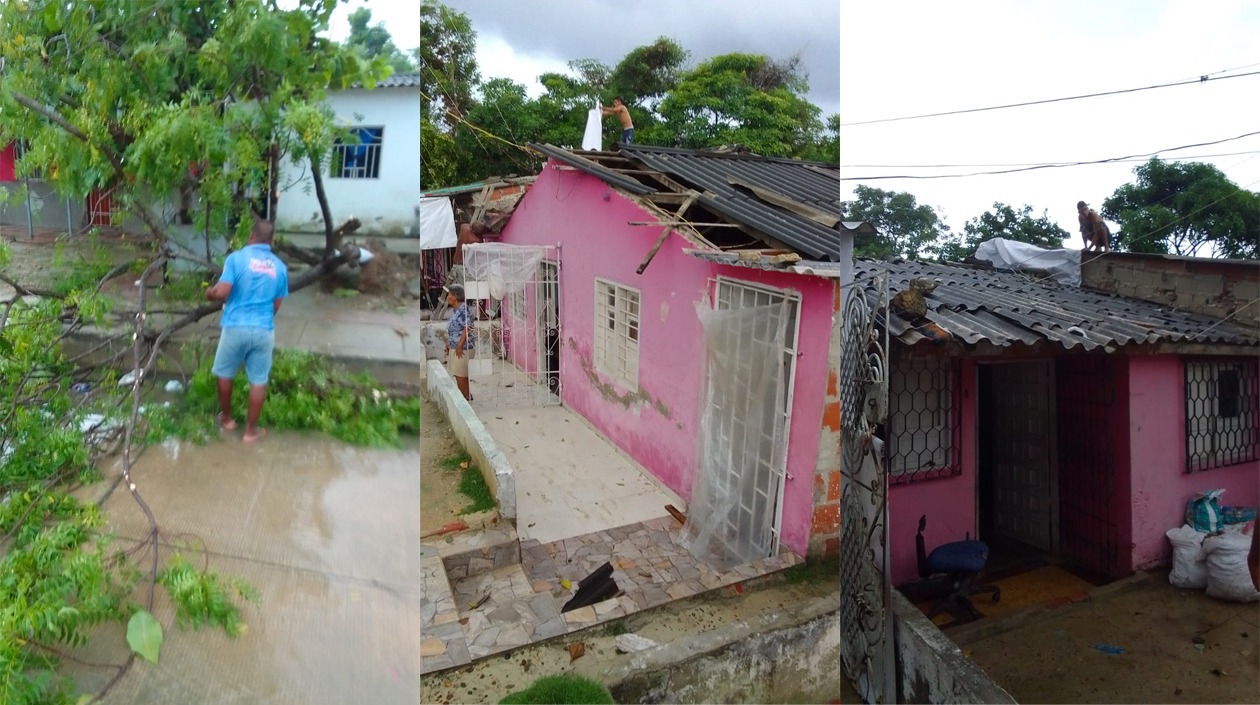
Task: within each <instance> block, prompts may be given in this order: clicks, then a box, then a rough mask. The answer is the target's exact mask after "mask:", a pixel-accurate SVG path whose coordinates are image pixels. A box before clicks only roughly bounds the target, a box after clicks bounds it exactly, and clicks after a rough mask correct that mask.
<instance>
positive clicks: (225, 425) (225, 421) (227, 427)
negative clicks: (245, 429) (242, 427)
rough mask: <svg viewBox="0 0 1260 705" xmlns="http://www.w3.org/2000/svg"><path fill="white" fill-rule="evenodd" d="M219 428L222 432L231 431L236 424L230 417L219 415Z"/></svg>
mask: <svg viewBox="0 0 1260 705" xmlns="http://www.w3.org/2000/svg"><path fill="white" fill-rule="evenodd" d="M219 428H221V429H223V430H224V431H232V430H234V429H235V428H236V422H235V421H233V420H232V417H231V416H224V415H223V414H219Z"/></svg>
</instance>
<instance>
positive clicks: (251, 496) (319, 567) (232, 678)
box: [70, 431, 421, 705]
mask: <svg viewBox="0 0 1260 705" xmlns="http://www.w3.org/2000/svg"><path fill="white" fill-rule="evenodd" d="M419 454H420V451H419V441H418V439H411V440H408V441H407V442H406V445H405V447H404V448H403V449H401V450H369V449H359V448H353V447H350V446H346V445H345V444H342V443H339V442H336V441H332V440H329V439H326V438H323V437H321V436H303V435H297V434H275V433H273V434H270V435H269V436H268V437H267V438H265V439H264V440H263V441H262V442H261V443H260V444H258V445H257V446H245V445H244V444H242V443H241V442H240V440H239V431H238V432H236V433H235V434H232V435H229V436H228V438H227V439H226V440H225V441H224V442H222V443H215V444H211V445H209V446H206V447H196V446H188V445H180V444H174V443H172V444H168V445H166V446H164V447H155V448H152V449H149V450H148V451H147V452H146V453H145V454H144V455H143V456H142V457H141V458H140V459H139V460H138V461H137V463H136V465H135V467H134V470H133V477H134V479H135V483H136V486H137V488H138V490H139V492H140V493H141V494H142V496H143V497H144V499H145V501H146V502H147V503H148V504H149V506H150V507H151V508H152V510H153V513H154V515H155V516H156V517H157V520H158V523H159V526H160V528H161V531H162V537H163V544H164V545H163V549H162V551H161V561H162V562H163V564H164V563H165V560H166V558H167V556H169V555H170V553H171V552H172V551H173V550H175V547H177V546H183V547H185V548H184V555H186V556H187V557H188V558H189V559H190V560H191V561H192V562H193V564H194V565H197V566H200V565H201V564H202V561H204V560H207V559H208V561H209V565H210V567H211V569H213V570H215V571H218V572H220V573H222V574H225V575H229V576H234V577H243V578H245V579H246V580H248V581H249V582H250V583H251V584H252V585H253V586H254V587H255V588H257V589H258V591H259V592H260V593H261V604H260V605H259V606H252V605H250V606H247V607H245V609H244V610H243V615H242V616H243V618H244V621H245V622H246V623H247V629H246V631H245V632H244V633H243V634H242V635H241V636H240V637H239V638H237V639H231V638H229V637H227V636H226V635H225V634H224V633H223V632H222V630H220V629H217V628H216V629H209V628H203V629H202V630H200V631H185V630H180V629H178V628H177V627H176V626H175V624H174V617H173V609H172V607H171V605H170V604H169V602H168V601H167V600H166V599H165V598H164V597H163V596H162V593H161V591H160V590H159V591H158V596H159V597H158V600H157V602H156V603H155V609H154V613H155V616H156V617H157V618H158V620H159V621H160V622H161V623H162V625H163V627H164V628H165V633H166V641H165V643H164V644H163V646H162V652H161V658H160V661H159V663H158V664H156V665H154V664H149V663H146V662H137V663H136V664H135V665H134V666H133V667H132V668H131V670H130V671H129V672H128V673H127V675H126V676H125V677H124V678H123V679H122V680H121V681H120V682H119V683H118V684H117V685H116V686H115V687H114V688H113V689H112V690H111V691H110V692H109V694H108V696H107V697H106V698H105V699H104V700H103V702H105V703H110V704H115V705H121V704H123V703H127V704H129V705H131V704H134V705H148V704H153V705H157V704H158V703H203V702H214V703H225V704H226V703H241V704H244V703H276V704H280V703H286V704H287V703H304V704H306V703H310V704H320V703H328V704H330V705H332V704H334V703H349V702H372V703H404V702H415V700H416V696H417V688H418V686H417V683H418V680H419V666H420V663H419V659H418V658H417V654H418V652H419V648H420V634H419V630H418V629H417V628H416V625H417V624H419V622H420V592H421V589H420V583H421V580H420V563H419V556H418V553H417V551H416V547H417V546H418V544H419V542H420V539H419V528H420V523H419V506H418V505H417V503H416V497H417V496H418V495H419V491H420V490H419V474H418V468H419V460H420V459H419ZM108 484H109V481H108V480H107V482H106V483H102V484H100V485H97V486H95V488H94V489H98V488H99V489H104V488H106V487H107V486H108ZM104 509H105V511H106V513H107V515H108V517H109V521H110V526H111V527H112V528H113V529H115V530H116V531H117V535H118V537H119V540H118V545H119V546H120V547H126V546H128V545H134V540H135V539H136V537H139V536H142V535H144V533H145V531H146V530H147V522H146V521H145V519H144V516H143V514H142V513H141V510H140V509H139V507H138V505H137V504H136V503H135V502H134V501H133V499H132V498H131V496H130V494H129V493H128V492H127V491H126V488H125V487H124V486H119V487H118V488H117V489H116V490H115V491H114V492H113V493H112V494H111V495H110V496H109V498H108V499H107V500H106V502H105V504H104ZM202 545H204V547H205V552H204V553H203V552H202V551H201V550H200V547H201V546H202ZM188 546H192V547H193V548H192V550H189V549H188V548H187V547H188ZM100 632H101V633H99V634H97V635H96V636H95V638H94V639H93V643H92V644H91V646H89V647H88V648H87V649H84V650H81V651H78V652H75V656H76V657H77V658H79V659H81V660H84V661H88V662H94V663H119V662H121V661H122V660H123V658H125V656H126V653H127V651H126V648H127V647H126V642H125V639H124V632H123V629H122V628H121V627H110V628H107V629H102V630H100ZM71 671H72V672H71V673H70V675H72V676H73V677H75V678H76V680H77V681H78V683H79V685H80V688H81V689H82V691H83V692H89V693H94V692H97V691H98V690H99V689H100V688H101V687H103V686H104V684H105V682H106V681H107V680H108V679H109V678H110V677H111V676H112V675H113V670H111V669H107V668H99V667H90V666H87V665H83V664H76V665H73V666H72V668H71Z"/></svg>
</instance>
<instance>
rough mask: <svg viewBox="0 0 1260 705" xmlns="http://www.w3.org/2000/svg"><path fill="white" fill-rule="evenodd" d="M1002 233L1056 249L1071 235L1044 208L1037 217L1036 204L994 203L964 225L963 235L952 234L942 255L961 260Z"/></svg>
mask: <svg viewBox="0 0 1260 705" xmlns="http://www.w3.org/2000/svg"><path fill="white" fill-rule="evenodd" d="M999 237H1000V238H1003V239H1006V240H1015V241H1017V242H1026V243H1028V244H1030V245H1036V246H1037V247H1041V248H1045V249H1047V250H1053V249H1058V248H1061V247H1063V241H1064V240H1065V239H1067V238H1068V237H1069V235H1068V232H1067V231H1066V230H1064V229H1063V228H1061V227H1059V225H1058V224H1057V223H1055V222H1053V221H1051V220H1050V216H1049V214H1048V213H1047V212H1046V211H1044V210H1043V211H1042V212H1041V217H1040V218H1033V217H1032V206H1029V205H1025V206H1023V207H1022V208H1020V209H1019V210H1018V211H1017V210H1015V209H1014V208H1012V207H1010V206H1008V205H1006V204H1005V203H994V204H993V210H991V211H985V212H984V214H982V215H980V216H978V217H975V218H972V219H971V220H968V221H967V223H966V224H965V225H963V232H962V237H961V238H957V237H955V238H950V239H949V240H947V241H946V242H945V243H944V244H943V245H942V247H941V248H940V259H941V260H944V261H949V262H960V261H962V260H964V259H966V258H968V257H970V256H972V255H974V254H975V253H976V248H977V247H979V246H980V243H982V242H984V241H986V240H992V239H993V238H999Z"/></svg>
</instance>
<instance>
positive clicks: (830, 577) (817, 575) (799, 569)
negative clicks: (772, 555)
mask: <svg viewBox="0 0 1260 705" xmlns="http://www.w3.org/2000/svg"><path fill="white" fill-rule="evenodd" d="M783 579H784V580H786V581H787V583H788V585H800V584H803V583H835V584H837V585H839V584H840V556H832V557H831V558H824V559H822V560H817V561H810V562H809V563H802V564H801V565H794V566H792V567H791V568H788V569H787V570H785V571H783Z"/></svg>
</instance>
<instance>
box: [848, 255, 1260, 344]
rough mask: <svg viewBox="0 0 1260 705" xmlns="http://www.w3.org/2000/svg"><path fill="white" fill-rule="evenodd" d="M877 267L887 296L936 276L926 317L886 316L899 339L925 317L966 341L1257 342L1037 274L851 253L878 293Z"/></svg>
mask: <svg viewBox="0 0 1260 705" xmlns="http://www.w3.org/2000/svg"><path fill="white" fill-rule="evenodd" d="M881 271H887V272H888V273H889V280H888V295H889V297H890V298H891V297H892V296H893V295H895V294H896V293H897V292H900V291H903V290H905V289H907V288H909V284H910V281H911V280H912V279H924V280H928V281H934V282H936V283H937V286H936V288H935V289H934V290H933V291H931V292H930V293H928V294H927V295H926V297H925V298H926V303H927V313H926V315H925V316H924V318H926V319H927V320H926V321H924V320H922V319H919V320H915V321H913V322H912V321H906V320H904V319H902V318H901V317H899V316H896V315H894V316H892V317H891V323H890V325H889V331H888V332H889V335H890V336H891V337H895V338H897V339H899V340H900V341H901V342H902V343H905V344H907V345H914V344H916V343H918V342H921V341H925V340H932V339H933V338H932V337H931V333H930V330H929V327H928V326H927V325H926V323H927V322H931V323H934V324H936V325H937V326H939V327H940V328H941V329H944V330H945V331H946V332H948V333H950V334H951V335H952V336H953V337H954V339H955V340H957V341H958V342H961V343H964V344H967V345H975V344H976V343H980V342H988V343H991V344H993V345H996V346H999V347H1006V346H1010V345H1014V344H1017V343H1018V344H1024V345H1033V344H1035V343H1038V342H1041V341H1049V342H1051V343H1056V344H1059V345H1062V346H1063V347H1065V348H1068V349H1074V348H1080V349H1083V350H1095V349H1098V348H1103V349H1110V348H1112V347H1113V346H1118V345H1129V344H1151V343H1224V344H1232V345H1256V344H1257V343H1260V331H1257V330H1256V329H1255V328H1254V327H1250V328H1249V327H1247V326H1246V325H1244V324H1240V323H1237V322H1235V321H1232V320H1223V319H1220V318H1214V317H1212V316H1204V315H1201V314H1196V313H1189V312H1186V311H1179V310H1176V309H1173V308H1169V307H1166V306H1160V305H1159V304H1155V303H1150V302H1147V301H1141V300H1138V299H1131V298H1127V297H1124V296H1118V295H1116V294H1109V293H1106V292H1101V291H1096V290H1093V289H1088V288H1081V287H1073V286H1066V285H1063V284H1059V283H1057V282H1055V281H1053V280H1051V279H1047V278H1044V277H1036V276H1033V275H1029V274H1020V273H1016V272H1001V271H995V270H991V269H987V268H978V267H968V266H963V265H947V264H933V263H926V262H905V261H898V262H882V261H874V260H858V261H857V262H856V266H855V272H854V274H855V279H856V281H857V282H859V286H862V287H864V288H865V289H866V292H867V295H868V296H869V297H874V296H877V295H878V292H877V291H876V289H875V285H874V284H875V283H874V281H872V280H871V278H872V277H873V276H874V275H876V274H878V273H879V272H881ZM879 305H880V304H876V306H877V307H878V306H879ZM920 331H924V332H920ZM925 332H926V333H928V334H926V335H925Z"/></svg>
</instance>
